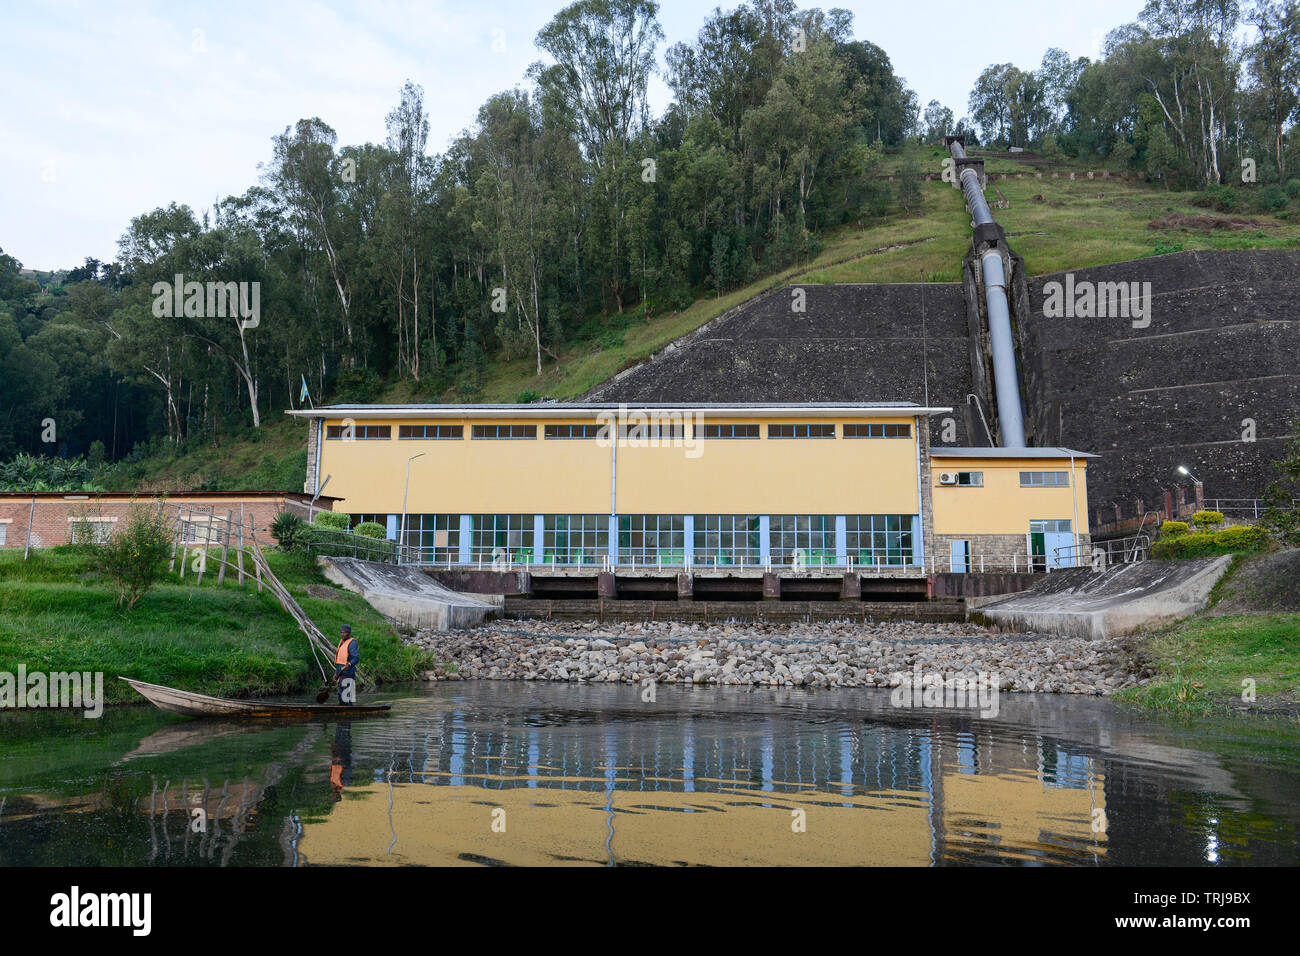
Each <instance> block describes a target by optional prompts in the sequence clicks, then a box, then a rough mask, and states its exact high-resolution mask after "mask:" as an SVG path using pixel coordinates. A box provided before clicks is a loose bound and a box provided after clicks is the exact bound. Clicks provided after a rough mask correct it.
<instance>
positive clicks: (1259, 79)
mask: <svg viewBox="0 0 1300 956" xmlns="http://www.w3.org/2000/svg"><path fill="white" fill-rule="evenodd" d="M1248 20H1249V22H1250V23H1251V24H1252V25H1253V26H1254V27H1255V29H1256V30H1257V31H1258V34H1259V38H1258V39H1257V40H1256V42H1255V43H1253V44H1252V45H1251V46H1250V47H1248V49H1247V64H1248V67H1249V71H1250V77H1251V79H1252V80H1253V81H1254V83H1255V88H1256V89H1257V90H1258V91H1259V93H1260V94H1261V95H1262V96H1263V98H1264V102H1265V108H1266V110H1267V117H1268V122H1269V125H1270V126H1271V127H1272V134H1273V136H1272V138H1273V144H1272V145H1273V157H1274V161H1275V162H1276V163H1277V169H1278V177H1279V179H1285V178H1286V169H1287V164H1286V153H1285V150H1284V144H1285V132H1286V124H1287V121H1288V120H1289V119H1290V118H1291V117H1292V116H1293V115H1294V114H1295V113H1296V111H1297V107H1300V4H1297V3H1296V2H1295V0H1286V2H1285V3H1279V2H1277V0H1256V3H1255V7H1254V9H1253V10H1252V11H1251V13H1250V16H1249V17H1248Z"/></svg>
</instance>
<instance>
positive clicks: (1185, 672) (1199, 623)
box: [1118, 554, 1300, 716]
mask: <svg viewBox="0 0 1300 956" xmlns="http://www.w3.org/2000/svg"><path fill="white" fill-rule="evenodd" d="M1272 560H1275V556H1274V555H1267V554H1264V555H1245V556H1239V557H1238V558H1237V559H1236V560H1235V561H1234V562H1233V564H1232V565H1231V566H1230V568H1229V570H1228V572H1227V574H1225V575H1224V577H1223V578H1222V579H1221V580H1220V581H1219V583H1218V584H1217V585H1216V586H1215V589H1214V591H1213V592H1212V593H1211V596H1210V604H1209V606H1208V607H1207V608H1206V610H1205V611H1203V612H1201V613H1199V614H1196V615H1193V616H1192V617H1190V618H1188V619H1186V620H1183V621H1179V622H1178V623H1176V624H1173V625H1169V626H1165V627H1161V628H1158V629H1155V630H1153V631H1149V632H1146V633H1144V634H1141V635H1140V636H1139V638H1138V642H1137V650H1138V652H1139V654H1140V655H1141V656H1143V657H1145V658H1147V659H1149V660H1150V661H1151V662H1152V663H1153V664H1154V665H1155V667H1156V672H1157V678H1156V679H1155V680H1153V681H1152V682H1151V683H1150V684H1147V685H1146V686H1144V687H1137V688H1130V689H1129V690H1126V691H1122V692H1121V693H1120V694H1119V695H1118V696H1119V699H1121V700H1126V701H1129V702H1131V703H1135V704H1138V705H1140V706H1143V707H1149V708H1152V709H1155V710H1162V711H1169V712H1173V713H1180V714H1192V715H1195V714H1213V713H1219V712H1223V711H1225V710H1227V709H1229V708H1233V709H1252V710H1259V711H1262V712H1265V713H1270V712H1272V713H1280V714H1290V715H1293V716H1294V715H1295V714H1298V713H1300V613H1295V612H1294V611H1288V610H1280V609H1279V608H1277V607H1275V606H1273V604H1272V602H1270V601H1267V600H1263V601H1255V602H1253V605H1252V603H1251V602H1250V597H1249V595H1251V594H1255V593H1258V592H1256V591H1254V590H1253V587H1252V586H1251V584H1249V583H1248V582H1251V581H1252V579H1253V577H1254V576H1253V575H1252V574H1251V571H1252V570H1253V569H1254V567H1255V566H1257V565H1259V564H1262V563H1265V562H1270V561H1272ZM1228 601H1231V603H1232V606H1233V610H1234V612H1235V613H1229V614H1222V613H1218V609H1219V608H1220V607H1221V606H1222V605H1223V604H1225V603H1227V602H1228ZM1246 608H1250V609H1249V610H1246ZM1248 679H1249V680H1253V681H1254V682H1255V693H1256V696H1257V699H1256V701H1255V702H1254V705H1253V706H1251V705H1250V704H1249V703H1248V702H1245V701H1242V690H1243V685H1242V682H1243V681H1245V680H1248Z"/></svg>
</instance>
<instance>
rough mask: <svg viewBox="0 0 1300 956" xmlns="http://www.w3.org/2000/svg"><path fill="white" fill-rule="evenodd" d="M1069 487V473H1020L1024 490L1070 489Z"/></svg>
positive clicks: (1021, 485)
mask: <svg viewBox="0 0 1300 956" xmlns="http://www.w3.org/2000/svg"><path fill="white" fill-rule="evenodd" d="M1069 486H1070V473H1069V472H1068V471H1022V472H1021V473H1020V487H1022V488H1068V487H1069Z"/></svg>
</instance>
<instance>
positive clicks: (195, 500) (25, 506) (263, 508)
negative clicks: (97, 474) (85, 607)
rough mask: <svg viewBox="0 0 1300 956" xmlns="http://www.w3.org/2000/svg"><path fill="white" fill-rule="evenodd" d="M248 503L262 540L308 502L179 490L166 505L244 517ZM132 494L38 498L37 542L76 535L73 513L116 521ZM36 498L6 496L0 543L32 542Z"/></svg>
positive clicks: (1, 500) (48, 543)
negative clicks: (278, 521)
mask: <svg viewBox="0 0 1300 956" xmlns="http://www.w3.org/2000/svg"><path fill="white" fill-rule="evenodd" d="M152 502H153V499H149V498H143V497H142V498H138V499H136V503H138V504H152ZM241 503H242V504H243V506H244V521H245V525H246V527H247V526H252V527H254V528H256V529H257V535H258V540H259V541H262V542H264V543H268V544H273V543H274V541H273V539H272V538H271V534H270V531H269V528H270V526H271V522H272V521H274V520H275V516H276V515H277V514H279V513H280V512H281V511H284V510H292V511H295V512H298V513H299V514H301V515H302V517H303V518H304V519H305V518H306V517H307V506H306V505H305V504H301V503H300V502H298V501H297V500H295V499H292V498H285V497H283V496H266V497H257V498H253V497H249V498H243V499H239V498H213V497H204V496H202V495H173V496H170V497H168V498H167V500H166V503H165V505H164V508H165V511H166V513H167V514H168V515H169V516H174V515H175V514H176V509H177V508H178V507H179V508H181V509H182V511H183V512H184V513H185V514H187V515H188V514H189V513H190V512H191V511H193V512H194V513H195V514H196V515H205V514H215V515H217V516H218V517H220V518H223V519H224V518H225V517H226V513H227V512H228V511H232V512H234V518H235V520H236V521H238V520H239V506H240V504H241ZM131 505H132V501H131V499H130V498H126V497H120V496H117V495H112V496H109V495H101V496H98V497H96V496H93V495H92V496H91V497H90V498H88V499H86V500H84V501H68V500H66V499H64V498H62V497H59V498H39V497H38V498H37V499H36V511H35V514H34V516H33V518H32V547H34V548H48V547H54V546H56V545H61V544H69V543H70V541H71V533H72V525H73V524H74V523H75V522H73V521H69V520H68V519H69V518H80V517H82V516H86V517H106V518H117V519H118V520H117V522H113V524H114V526H116V525H117V524H119V523H121V522H122V521H125V520H126V516H127V514H128V513H129V512H130V509H131ZM330 505H331V502H329V501H318V502H317V508H316V510H317V511H329V510H330ZM31 508H32V499H31V498H21V497H9V496H4V497H0V527H3V528H4V529H5V530H4V544H3V545H0V547H5V548H22V547H24V546H25V545H26V543H27V521H28V516H29V514H31V513H32V512H31Z"/></svg>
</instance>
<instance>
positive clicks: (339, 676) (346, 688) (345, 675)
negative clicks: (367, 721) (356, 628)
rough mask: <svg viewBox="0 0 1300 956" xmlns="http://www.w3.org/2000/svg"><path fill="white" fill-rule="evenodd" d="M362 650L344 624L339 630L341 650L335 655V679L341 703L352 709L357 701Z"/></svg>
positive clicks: (349, 628) (349, 629) (350, 630)
mask: <svg viewBox="0 0 1300 956" xmlns="http://www.w3.org/2000/svg"><path fill="white" fill-rule="evenodd" d="M360 659H361V650H360V647H359V646H358V644H357V639H356V638H355V637H353V636H352V628H351V627H349V626H348V625H347V624H344V625H343V626H342V627H340V628H339V648H338V650H337V651H336V652H335V653H334V679H335V680H336V681H337V682H338V685H339V703H340V704H342V705H344V706H346V707H351V706H352V705H353V704H355V703H356V701H357V662H358V661H359V660H360Z"/></svg>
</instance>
